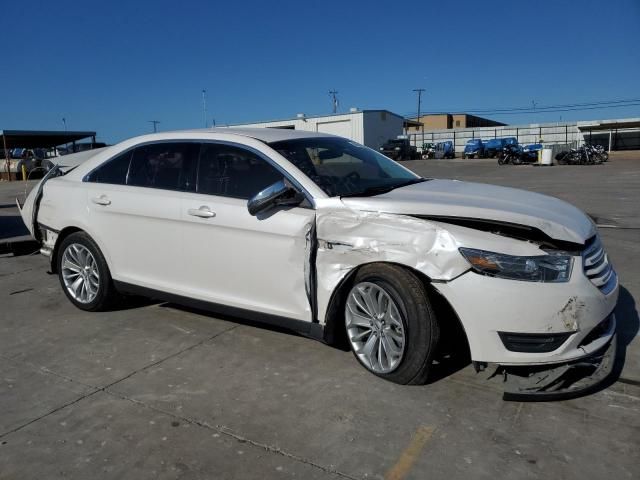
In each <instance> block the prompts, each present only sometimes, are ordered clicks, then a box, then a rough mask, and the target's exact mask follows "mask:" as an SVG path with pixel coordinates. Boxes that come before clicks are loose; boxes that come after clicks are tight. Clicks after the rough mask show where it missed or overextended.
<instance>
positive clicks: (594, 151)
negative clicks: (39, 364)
mask: <svg viewBox="0 0 640 480" xmlns="http://www.w3.org/2000/svg"><path fill="white" fill-rule="evenodd" d="M608 159H609V154H608V153H606V152H605V151H604V147H603V146H602V145H595V146H593V145H589V144H585V145H583V146H581V147H580V148H572V149H571V150H569V151H568V152H560V153H559V154H557V155H556V161H557V162H558V165H599V164H601V163H602V162H606V161H607V160H608Z"/></svg>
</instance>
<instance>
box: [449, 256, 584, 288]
mask: <svg viewBox="0 0 640 480" xmlns="http://www.w3.org/2000/svg"><path fill="white" fill-rule="evenodd" d="M460 253H461V254H462V255H463V256H464V258H466V259H467V261H468V262H469V263H470V264H471V266H472V267H473V269H474V270H475V271H476V272H477V273H481V274H483V275H489V276H492V277H499V278H508V279H511V280H525V281H529V282H568V281H569V277H570V276H571V267H572V265H573V257H571V256H570V255H566V254H551V255H541V256H537V257H517V256H513V255H505V254H503V253H495V252H486V251H484V250H475V249H473V248H460Z"/></svg>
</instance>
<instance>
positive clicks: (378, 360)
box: [345, 282, 406, 373]
mask: <svg viewBox="0 0 640 480" xmlns="http://www.w3.org/2000/svg"><path fill="white" fill-rule="evenodd" d="M345 323H346V327H347V335H348V337H349V342H350V343H351V347H352V349H353V351H354V352H355V354H356V355H357V357H358V358H359V359H360V361H361V362H362V363H363V364H364V365H365V366H366V367H367V368H368V369H370V370H372V371H373V372H376V373H390V372H392V371H394V370H395V369H396V368H397V367H398V366H399V365H400V362H401V360H402V356H403V354H404V350H405V345H406V338H405V328H404V326H403V324H402V317H401V314H400V310H399V309H398V305H397V304H396V302H395V301H394V300H393V298H392V297H391V295H390V294H389V293H388V292H387V291H386V290H385V289H384V288H382V287H381V286H380V285H378V284H375V283H371V282H361V283H358V284H356V285H355V286H354V287H353V288H352V289H351V292H350V293H349V296H348V297H347V304H346V307H345Z"/></svg>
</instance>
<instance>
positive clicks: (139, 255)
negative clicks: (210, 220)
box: [88, 142, 200, 291]
mask: <svg viewBox="0 0 640 480" xmlns="http://www.w3.org/2000/svg"><path fill="white" fill-rule="evenodd" d="M199 148H200V144H199V143H193V142H158V143H151V144H146V145H142V146H139V147H136V148H135V149H132V150H129V151H127V152H124V153H123V154H121V155H119V156H117V157H116V158H114V159H113V160H111V161H110V162H108V163H107V164H106V165H103V166H101V167H100V168H98V169H97V170H95V171H94V172H92V173H91V174H90V176H89V184H88V205H89V210H90V212H89V214H90V225H91V228H92V230H93V232H90V233H91V234H92V236H93V237H94V238H96V239H99V240H97V241H99V245H100V247H101V249H102V250H103V252H104V253H105V255H106V256H107V261H108V262H109V265H110V267H111V270H112V272H111V274H112V276H113V278H114V279H116V280H120V281H123V282H127V283H132V284H135V285H140V286H144V287H148V288H153V289H158V290H163V291H175V290H177V289H179V278H180V275H179V271H180V268H181V265H182V262H181V259H180V257H181V252H182V231H181V229H180V220H181V211H180V209H181V201H182V195H183V194H184V192H185V191H188V190H189V189H192V188H195V168H196V163H197V158H198V151H199Z"/></svg>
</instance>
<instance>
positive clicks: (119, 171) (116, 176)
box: [87, 150, 133, 185]
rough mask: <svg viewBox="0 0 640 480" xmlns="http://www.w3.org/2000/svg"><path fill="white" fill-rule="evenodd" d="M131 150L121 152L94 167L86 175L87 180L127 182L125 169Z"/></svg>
mask: <svg viewBox="0 0 640 480" xmlns="http://www.w3.org/2000/svg"><path fill="white" fill-rule="evenodd" d="M132 153H133V151H132V150H129V151H127V152H124V153H121V154H120V155H118V156H117V157H114V158H112V159H111V160H108V161H107V162H106V163H103V164H102V165H100V166H99V167H98V168H96V169H95V170H94V171H93V172H91V174H90V175H89V177H88V179H87V180H88V181H89V182H96V183H109V184H112V185H124V184H125V183H127V171H128V170H129V162H130V160H131V154H132Z"/></svg>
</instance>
